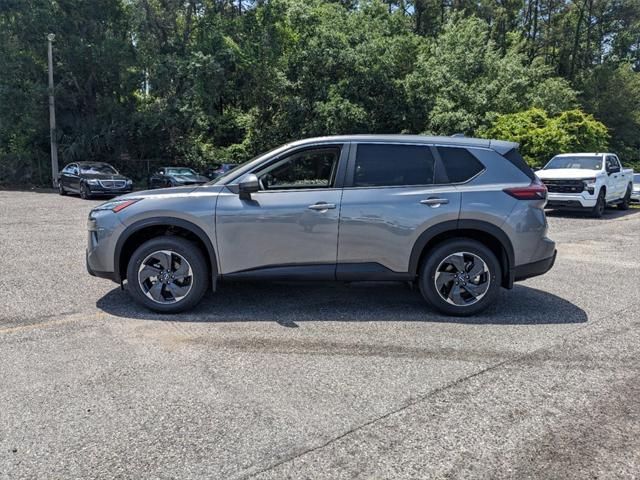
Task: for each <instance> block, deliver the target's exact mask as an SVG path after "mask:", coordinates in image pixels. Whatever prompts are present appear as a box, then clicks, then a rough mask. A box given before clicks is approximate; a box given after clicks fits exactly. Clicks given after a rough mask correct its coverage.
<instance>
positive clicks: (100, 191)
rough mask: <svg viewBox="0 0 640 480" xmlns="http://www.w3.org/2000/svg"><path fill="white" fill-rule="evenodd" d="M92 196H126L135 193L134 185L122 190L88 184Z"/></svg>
mask: <svg viewBox="0 0 640 480" xmlns="http://www.w3.org/2000/svg"><path fill="white" fill-rule="evenodd" d="M88 187H89V190H90V191H91V194H92V195H124V194H126V193H131V192H132V191H133V185H126V186H124V187H122V188H106V187H103V186H102V185H100V184H97V185H91V184H88Z"/></svg>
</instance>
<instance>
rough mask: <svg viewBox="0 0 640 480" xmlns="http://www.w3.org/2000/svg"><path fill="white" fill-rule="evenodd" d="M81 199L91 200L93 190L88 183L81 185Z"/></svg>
mask: <svg viewBox="0 0 640 480" xmlns="http://www.w3.org/2000/svg"><path fill="white" fill-rule="evenodd" d="M80 198H82V199H84V200H91V190H89V185H87V184H86V183H81V184H80Z"/></svg>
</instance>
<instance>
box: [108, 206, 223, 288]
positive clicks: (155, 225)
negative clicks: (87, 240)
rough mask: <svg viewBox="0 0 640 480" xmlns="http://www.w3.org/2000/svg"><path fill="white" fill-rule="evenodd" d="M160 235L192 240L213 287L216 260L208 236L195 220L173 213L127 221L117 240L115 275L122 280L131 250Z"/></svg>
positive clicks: (216, 267)
mask: <svg viewBox="0 0 640 480" xmlns="http://www.w3.org/2000/svg"><path fill="white" fill-rule="evenodd" d="M162 235H178V236H182V237H184V238H187V239H189V240H192V241H193V242H195V243H196V244H197V245H198V246H199V247H200V249H201V250H202V253H203V254H204V255H205V259H206V260H207V264H208V265H209V269H210V274H211V284H212V288H213V290H214V291H215V288H216V280H217V278H218V261H217V257H216V252H215V249H214V248H213V244H212V243H211V240H210V238H209V236H208V235H207V234H206V233H205V231H204V230H202V228H200V227H199V226H197V225H196V224H194V223H192V222H190V221H188V220H183V219H181V218H172V217H152V218H146V219H144V220H139V221H137V222H135V223H132V224H131V225H129V226H128V227H127V228H126V229H125V230H124V231H123V232H122V234H121V235H120V237H119V238H118V241H117V242H116V247H115V252H114V274H115V275H114V276H115V278H116V279H117V281H120V282H122V281H123V280H124V279H125V278H126V272H127V264H128V263H129V259H130V258H131V255H132V254H133V252H134V251H135V250H136V249H137V248H138V247H139V246H140V245H142V244H143V243H144V242H146V241H147V240H150V239H151V238H157V237H159V236H162Z"/></svg>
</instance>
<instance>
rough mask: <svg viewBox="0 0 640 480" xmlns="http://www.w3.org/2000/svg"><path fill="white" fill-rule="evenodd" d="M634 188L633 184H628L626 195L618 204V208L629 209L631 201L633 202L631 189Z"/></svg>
mask: <svg viewBox="0 0 640 480" xmlns="http://www.w3.org/2000/svg"><path fill="white" fill-rule="evenodd" d="M632 190H633V189H632V188H631V185H629V186H627V191H626V192H625V194H624V197H623V198H622V202H620V203H619V204H618V208H619V209H620V210H629V203H631V191H632Z"/></svg>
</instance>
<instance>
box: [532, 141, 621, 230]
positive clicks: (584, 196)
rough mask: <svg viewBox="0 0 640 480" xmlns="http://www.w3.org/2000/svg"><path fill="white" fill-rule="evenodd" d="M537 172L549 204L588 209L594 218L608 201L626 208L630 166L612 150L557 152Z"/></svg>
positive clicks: (556, 206) (557, 206)
mask: <svg viewBox="0 0 640 480" xmlns="http://www.w3.org/2000/svg"><path fill="white" fill-rule="evenodd" d="M536 175H537V176H538V178H540V180H542V182H543V183H544V184H545V185H546V187H547V190H548V191H549V194H548V196H547V198H548V202H547V207H548V208H567V209H589V210H590V212H591V215H592V216H594V217H596V218H599V217H601V216H602V213H603V212H604V209H605V207H606V206H607V205H617V206H618V208H620V209H622V210H626V209H627V208H629V201H630V199H631V192H632V190H633V169H631V168H622V165H621V164H620V160H618V157H617V156H616V155H614V154H613V153H564V154H562V155H556V156H555V157H553V158H552V159H551V160H550V161H549V163H547V164H546V165H545V166H544V167H543V168H542V169H541V170H538V171H536Z"/></svg>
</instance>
